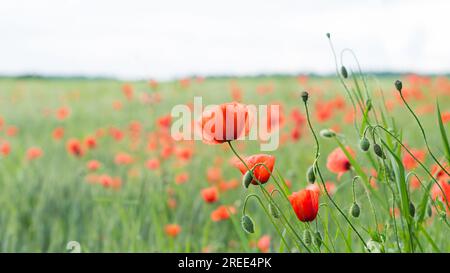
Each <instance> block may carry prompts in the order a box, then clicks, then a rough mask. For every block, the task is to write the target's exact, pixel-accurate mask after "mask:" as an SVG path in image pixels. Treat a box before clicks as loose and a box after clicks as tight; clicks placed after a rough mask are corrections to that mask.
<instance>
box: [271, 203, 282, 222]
mask: <svg viewBox="0 0 450 273" xmlns="http://www.w3.org/2000/svg"><path fill="white" fill-rule="evenodd" d="M269 212H270V214H272V216H273V218H280V212H279V211H278V208H277V207H275V206H274V205H273V204H272V203H269Z"/></svg>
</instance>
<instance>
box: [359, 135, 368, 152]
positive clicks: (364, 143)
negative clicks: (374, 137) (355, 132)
mask: <svg viewBox="0 0 450 273" xmlns="http://www.w3.org/2000/svg"><path fill="white" fill-rule="evenodd" d="M359 148H361V150H362V151H363V152H367V151H368V150H369V148H370V141H369V140H368V139H367V138H366V137H363V138H361V140H360V141H359Z"/></svg>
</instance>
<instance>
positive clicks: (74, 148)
mask: <svg viewBox="0 0 450 273" xmlns="http://www.w3.org/2000/svg"><path fill="white" fill-rule="evenodd" d="M67 151H68V152H69V153H70V154H72V155H75V156H83V154H84V151H83V148H82V146H81V143H80V141H78V140H77V139H70V140H69V141H67Z"/></svg>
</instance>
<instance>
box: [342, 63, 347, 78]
mask: <svg viewBox="0 0 450 273" xmlns="http://www.w3.org/2000/svg"><path fill="white" fill-rule="evenodd" d="M341 75H342V77H344V79H347V77H348V73H347V69H345V66H341Z"/></svg>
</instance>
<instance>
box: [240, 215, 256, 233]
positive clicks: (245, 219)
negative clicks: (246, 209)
mask: <svg viewBox="0 0 450 273" xmlns="http://www.w3.org/2000/svg"><path fill="white" fill-rule="evenodd" d="M241 225H242V228H243V229H244V230H245V231H246V232H247V233H253V232H255V228H254V224H253V220H252V218H250V216H248V215H244V216H242V219H241Z"/></svg>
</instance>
